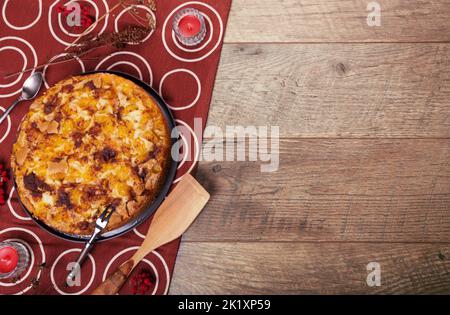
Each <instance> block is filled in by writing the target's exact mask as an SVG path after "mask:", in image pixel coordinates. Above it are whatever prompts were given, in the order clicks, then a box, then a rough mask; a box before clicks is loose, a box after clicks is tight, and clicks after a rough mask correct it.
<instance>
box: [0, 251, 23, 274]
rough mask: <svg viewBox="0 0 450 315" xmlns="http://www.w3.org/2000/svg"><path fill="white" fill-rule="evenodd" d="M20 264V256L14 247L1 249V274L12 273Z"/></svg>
mask: <svg viewBox="0 0 450 315" xmlns="http://www.w3.org/2000/svg"><path fill="white" fill-rule="evenodd" d="M18 262H19V254H18V253H17V250H16V249H15V248H14V247H12V246H5V247H2V248H0V273H10V272H11V271H13V270H14V269H15V268H16V267H17V264H18Z"/></svg>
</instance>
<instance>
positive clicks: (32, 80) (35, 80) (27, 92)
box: [0, 72, 43, 124]
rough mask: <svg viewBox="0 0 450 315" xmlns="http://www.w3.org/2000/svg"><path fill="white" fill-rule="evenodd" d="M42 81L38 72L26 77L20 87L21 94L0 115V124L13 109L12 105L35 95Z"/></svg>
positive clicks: (14, 105)
mask: <svg viewBox="0 0 450 315" xmlns="http://www.w3.org/2000/svg"><path fill="white" fill-rule="evenodd" d="M42 81H43V77H42V73H40V72H35V73H33V74H32V75H31V76H30V77H29V78H28V79H26V81H25V83H24V84H23V87H22V94H21V95H20V97H19V98H18V99H17V100H15V101H14V103H13V104H12V105H11V106H10V107H9V108H8V109H7V110H6V111H5V112H4V113H3V115H2V116H1V117H0V124H1V123H2V122H3V121H4V120H5V119H6V117H8V115H9V113H10V112H11V111H12V110H13V109H14V107H16V105H17V104H19V103H20V102H22V101H28V100H31V99H33V98H35V97H36V95H37V94H38V92H39V90H40V88H41V85H42Z"/></svg>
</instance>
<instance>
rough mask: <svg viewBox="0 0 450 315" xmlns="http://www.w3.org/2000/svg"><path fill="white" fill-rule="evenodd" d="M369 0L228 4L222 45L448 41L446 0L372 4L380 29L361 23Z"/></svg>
mask: <svg viewBox="0 0 450 315" xmlns="http://www.w3.org/2000/svg"><path fill="white" fill-rule="evenodd" d="M370 2H371V0H283V1H279V0H234V1H233V6H232V10H231V14H230V18H229V23H228V27H227V33H226V37H225V42H322V43H323V42H431V41H445V42H448V41H449V36H448V29H449V27H450V22H449V21H450V3H449V2H448V1H447V0H433V1H422V0H408V1H404V0H377V1H376V2H378V3H379V4H380V5H381V26H380V27H369V26H368V25H367V15H368V13H369V11H368V10H367V5H368V4H369V3H370Z"/></svg>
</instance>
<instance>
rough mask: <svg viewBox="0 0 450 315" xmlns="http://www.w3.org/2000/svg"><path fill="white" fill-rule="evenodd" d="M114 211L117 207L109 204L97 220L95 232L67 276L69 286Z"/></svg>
mask: <svg viewBox="0 0 450 315" xmlns="http://www.w3.org/2000/svg"><path fill="white" fill-rule="evenodd" d="M114 211H115V207H112V206H111V205H109V206H107V207H106V209H105V210H104V211H103V213H102V214H101V215H100V216H99V217H98V219H97V220H96V221H95V230H94V233H92V236H91V238H90V239H89V241H87V243H86V245H84V248H83V250H82V251H81V253H80V256H79V257H78V259H77V261H76V263H75V265H74V267H73V268H72V270H71V271H70V273H69V275H68V276H67V278H66V285H67V286H70V284H71V283H72V282H73V279H74V278H75V277H76V276H77V274H78V272H79V271H80V269H81V264H82V263H83V262H84V260H85V259H86V257H87V256H88V254H89V252H90V250H91V248H92V246H93V244H94V242H95V240H96V239H97V237H98V236H99V235H100V233H101V232H102V231H103V230H104V229H105V228H106V226H107V225H108V222H109V219H110V218H111V216H112V214H113V213H114Z"/></svg>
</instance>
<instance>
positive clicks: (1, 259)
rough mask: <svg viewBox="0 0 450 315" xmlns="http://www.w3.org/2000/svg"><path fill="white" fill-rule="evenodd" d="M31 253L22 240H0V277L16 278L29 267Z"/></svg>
mask: <svg viewBox="0 0 450 315" xmlns="http://www.w3.org/2000/svg"><path fill="white" fill-rule="evenodd" d="M29 262H30V253H29V252H28V249H27V248H26V247H25V245H23V244H22V243H20V242H16V241H5V242H0V279H8V278H16V277H18V276H20V274H21V273H22V272H24V271H25V269H26V268H27V267H28V264H29Z"/></svg>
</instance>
